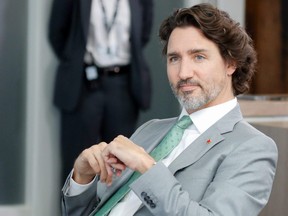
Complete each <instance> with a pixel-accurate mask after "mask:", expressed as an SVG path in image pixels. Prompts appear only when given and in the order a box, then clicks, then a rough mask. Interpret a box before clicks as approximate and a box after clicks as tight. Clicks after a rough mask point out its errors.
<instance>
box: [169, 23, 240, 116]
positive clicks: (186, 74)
mask: <svg viewBox="0 0 288 216" xmlns="http://www.w3.org/2000/svg"><path fill="white" fill-rule="evenodd" d="M234 71H235V67H233V66H232V65H228V64H227V63H226V62H225V61H224V59H223V58H222V56H221V55H220V52H219V49H218V47H217V46H216V44H215V43H214V42H212V41H211V40H208V39H207V38H206V37H205V36H204V35H203V34H202V32H201V31H200V30H199V29H197V28H195V27H192V26H189V27H182V28H176V29H174V30H173V31H172V33H171V35H170V38H169V41H168V47H167V73H168V79H169V82H170V85H171V88H172V90H173V93H174V94H175V96H176V97H177V99H178V100H179V102H180V103H181V105H183V106H184V108H185V109H186V110H187V111H188V113H192V112H194V111H196V110H199V109H203V108H206V107H210V106H215V105H217V104H220V103H223V102H226V101H228V100H230V99H232V98H234V95H233V89H232V74H233V72H234Z"/></svg>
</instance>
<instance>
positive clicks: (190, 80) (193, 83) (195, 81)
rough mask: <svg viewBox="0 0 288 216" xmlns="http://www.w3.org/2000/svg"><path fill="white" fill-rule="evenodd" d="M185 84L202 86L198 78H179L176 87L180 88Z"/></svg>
mask: <svg viewBox="0 0 288 216" xmlns="http://www.w3.org/2000/svg"><path fill="white" fill-rule="evenodd" d="M183 85H199V86H200V83H199V82H198V81H197V80H193V79H186V80H179V81H178V82H177V85H176V87H177V89H178V88H180V87H181V86H183Z"/></svg>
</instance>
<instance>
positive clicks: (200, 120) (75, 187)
mask: <svg viewBox="0 0 288 216" xmlns="http://www.w3.org/2000/svg"><path fill="white" fill-rule="evenodd" d="M236 105H237V99H236V98H234V99H232V100H230V101H228V102H226V103H223V104H219V105H217V106H213V107H208V108H206V109H203V110H199V111H197V112H195V113H192V114H191V115H190V118H191V120H192V122H193V124H192V125H191V126H189V127H188V128H187V129H186V130H185V131H184V134H183V137H182V139H181V141H180V143H179V144H178V146H177V147H175V148H174V149H173V151H172V152H171V153H170V154H169V155H168V156H167V157H166V158H164V159H163V160H162V162H163V163H164V164H165V166H167V167H168V166H169V165H170V164H171V163H172V161H174V160H175V159H176V158H177V156H178V155H180V154H181V153H182V152H183V151H184V150H185V149H186V148H187V147H188V146H189V145H193V141H194V140H196V139H197V138H198V137H199V136H200V135H201V134H202V133H204V132H205V131H206V130H207V129H208V128H209V127H211V126H212V125H213V124H214V123H216V122H217V121H218V120H219V119H220V118H222V117H223V116H224V115H226V114H227V113H228V112H229V111H231V110H232V109H233V108H234V107H235V106H236ZM183 115H188V113H187V111H186V110H185V109H182V112H181V114H180V116H179V118H181V117H182V116H183ZM91 184H92V183H90V184H88V185H79V184H77V183H76V182H74V181H73V179H72V178H71V179H70V188H69V191H67V193H68V192H69V195H70V196H74V195H78V194H80V193H82V192H83V191H85V190H86V189H88V188H89V186H90V185H91ZM141 204H142V202H141V200H140V199H139V198H138V197H137V196H136V195H135V193H134V192H133V191H130V192H129V193H128V194H127V195H126V196H125V197H124V198H123V199H122V200H121V201H120V202H119V203H118V204H117V205H116V206H115V207H114V208H113V209H112V210H111V212H110V214H109V216H133V215H134V214H135V212H136V211H137V210H138V208H139V207H140V206H141Z"/></svg>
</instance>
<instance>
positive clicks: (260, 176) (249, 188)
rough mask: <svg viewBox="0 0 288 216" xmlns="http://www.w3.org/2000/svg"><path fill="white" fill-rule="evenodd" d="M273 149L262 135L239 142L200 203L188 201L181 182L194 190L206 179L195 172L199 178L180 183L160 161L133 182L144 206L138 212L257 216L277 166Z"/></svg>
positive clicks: (186, 179)
mask: <svg viewBox="0 0 288 216" xmlns="http://www.w3.org/2000/svg"><path fill="white" fill-rule="evenodd" d="M275 147H276V145H275V143H274V142H273V141H272V140H270V139H269V138H264V139H263V136H262V137H255V138H254V139H250V140H248V141H246V142H245V143H242V144H241V145H240V146H239V147H238V148H236V149H235V150H234V151H232V152H231V153H230V154H229V155H227V156H226V158H225V159H224V160H223V161H222V162H221V164H220V166H219V167H218V168H217V169H216V171H215V173H212V174H211V175H212V176H214V177H213V178H212V181H211V182H210V183H209V184H208V187H207V189H206V190H205V191H204V193H203V196H202V197H200V198H199V200H193V199H191V196H193V194H191V192H190V194H189V192H188V191H187V189H184V188H183V187H182V183H183V182H184V181H185V184H186V185H191V187H192V185H194V186H193V187H194V188H193V189H191V190H190V191H194V190H195V191H197V184H198V186H199V187H201V182H202V179H201V178H205V177H203V176H201V175H197V173H194V176H198V177H197V178H194V179H193V178H190V177H189V176H191V175H189V174H187V173H186V174H185V176H186V177H185V178H182V179H181V181H182V182H180V181H179V180H178V179H177V173H176V174H175V176H174V175H173V174H172V173H171V171H170V170H169V168H167V167H166V166H165V165H164V164H163V163H161V162H159V163H157V164H156V165H155V166H154V167H152V168H151V169H150V170H148V171H147V172H146V173H144V174H143V175H142V176H140V177H139V178H138V179H137V180H136V181H135V182H133V183H132V184H131V188H132V190H133V191H134V192H135V193H136V195H137V196H138V197H139V198H140V200H141V201H142V203H143V204H144V205H145V207H146V209H145V208H143V209H141V210H142V211H143V212H147V211H149V212H150V213H151V215H155V216H161V215H166V216H174V215H182V216H186V215H187V216H208V215H210V216H212V215H215V216H216V215H217V216H220V215H221V216H232V215H233V216H256V215H258V214H259V212H260V211H261V210H262V208H263V207H264V206H265V205H266V203H267V202H268V198H269V195H270V192H271V189H272V183H273V178H274V175H275V170H276V164H277V148H275ZM200 160H201V159H200ZM219 160H220V159H219ZM206 162H207V163H209V162H208V161H206ZM196 163H197V162H196ZM192 166H193V165H192ZM196 166H197V165H196ZM188 170H189V169H188ZM194 171H195V170H194ZM178 172H179V173H181V172H187V171H185V169H183V170H179V171H178ZM195 172H197V170H196V171H195ZM198 172H199V173H201V170H198ZM210 172H211V171H210ZM179 173H178V174H179ZM182 174H183V173H182ZM182 176H183V175H182ZM192 193H193V192H192ZM141 210H140V211H141ZM136 215H137V214H136ZM139 215H141V213H140V214H139Z"/></svg>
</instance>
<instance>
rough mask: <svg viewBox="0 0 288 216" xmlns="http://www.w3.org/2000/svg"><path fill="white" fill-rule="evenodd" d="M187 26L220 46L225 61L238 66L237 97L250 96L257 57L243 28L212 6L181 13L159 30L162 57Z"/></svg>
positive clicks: (235, 85) (166, 20)
mask: <svg viewBox="0 0 288 216" xmlns="http://www.w3.org/2000/svg"><path fill="white" fill-rule="evenodd" d="M186 26H194V27H196V28H198V29H200V30H201V31H202V33H203V34H204V36H205V37H206V38H208V39H209V40H211V41H213V42H214V43H215V44H216V45H217V46H218V48H219V50H220V54H221V56H222V57H223V59H224V60H225V61H226V62H228V63H232V64H234V65H235V67H236V70H235V72H234V73H233V75H232V84H233V89H234V95H239V94H243V93H245V92H247V91H248V90H249V86H250V82H251V79H252V77H253V75H254V73H255V67H256V63H257V56H256V52H255V49H254V47H253V41H252V39H251V37H250V36H249V35H248V34H247V32H246V31H245V30H244V29H243V28H242V27H241V26H240V24H239V23H238V22H236V21H234V20H233V19H232V18H231V17H230V16H229V14H228V13H227V12H225V11H221V10H219V9H217V8H216V7H214V6H213V5H211V4H206V3H205V4H198V5H195V6H192V7H190V8H181V9H178V10H176V11H175V12H174V13H173V14H172V15H171V16H169V17H168V18H167V19H165V20H164V21H163V22H162V24H161V26H160V29H159V37H160V39H161V41H162V42H163V45H164V47H163V55H166V54H167V44H168V41H169V37H170V35H171V33H172V31H173V30H174V29H175V28H177V27H186Z"/></svg>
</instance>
